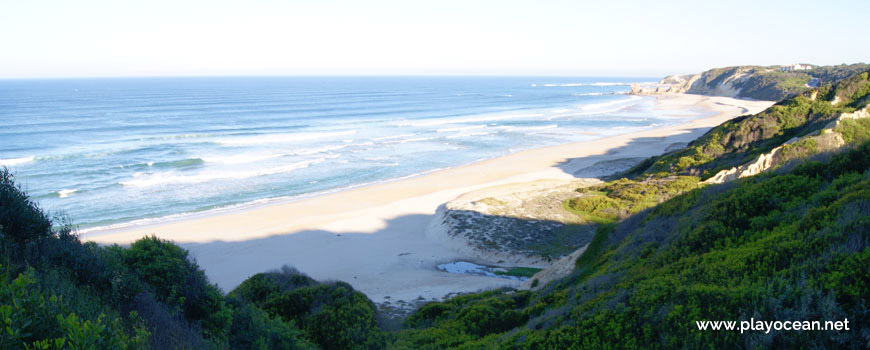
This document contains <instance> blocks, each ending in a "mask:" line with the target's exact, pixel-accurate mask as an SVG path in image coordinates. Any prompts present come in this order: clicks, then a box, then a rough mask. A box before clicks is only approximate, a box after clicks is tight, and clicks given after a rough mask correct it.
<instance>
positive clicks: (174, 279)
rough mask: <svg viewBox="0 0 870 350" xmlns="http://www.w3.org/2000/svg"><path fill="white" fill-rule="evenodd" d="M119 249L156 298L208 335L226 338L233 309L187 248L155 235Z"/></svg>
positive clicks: (125, 262) (216, 338)
mask: <svg viewBox="0 0 870 350" xmlns="http://www.w3.org/2000/svg"><path fill="white" fill-rule="evenodd" d="M122 252H123V253H122V259H123V261H124V264H125V265H126V266H127V268H128V269H130V270H131V271H133V272H134V273H136V274H137V275H138V276H139V277H140V278H141V279H142V280H143V281H145V283H147V284H148V285H149V286H151V287H152V288H153V290H154V293H155V295H156V296H157V299H158V300H159V301H162V302H164V303H166V304H167V305H168V306H169V307H171V308H174V309H175V310H177V312H183V314H184V316H185V317H186V318H187V319H188V320H191V321H194V322H198V323H199V324H200V325H201V326H202V329H203V331H204V332H205V334H206V335H207V336H208V337H209V338H212V339H215V340H218V341H224V340H225V339H226V334H227V332H228V331H229V327H230V322H231V319H232V310H230V309H229V308H228V307H227V306H226V303H225V302H224V297H223V294H222V293H221V291H220V290H219V289H218V288H217V287H216V286H214V285H212V284H209V283H208V280H207V279H206V277H205V274H204V273H203V271H202V270H200V269H199V267H198V266H197V265H196V264H195V263H193V262H191V261H190V260H189V259H188V256H187V251H185V250H184V249H181V248H180V247H178V246H176V245H174V244H172V243H170V242H167V241H163V240H160V239H158V238H157V237H145V238H142V239H140V240H138V241H136V242H135V243H133V244H132V245H131V246H130V248H129V249H124V250H123V251H122Z"/></svg>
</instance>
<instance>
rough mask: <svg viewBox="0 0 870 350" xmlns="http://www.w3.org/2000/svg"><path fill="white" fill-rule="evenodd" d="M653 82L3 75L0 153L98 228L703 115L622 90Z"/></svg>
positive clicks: (56, 202) (76, 219)
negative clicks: (677, 112) (32, 77)
mask: <svg viewBox="0 0 870 350" xmlns="http://www.w3.org/2000/svg"><path fill="white" fill-rule="evenodd" d="M654 80H655V79H653V78H569V77H565V78H555V77H213V78H103V79H44V80H0V166H5V167H7V168H9V169H10V170H11V171H12V172H13V173H14V174H15V176H16V179H17V181H18V183H19V184H21V185H22V186H23V188H24V189H25V190H26V191H27V192H28V193H29V194H30V195H31V197H32V198H33V199H35V200H36V201H38V202H39V203H40V205H41V206H42V207H43V208H45V209H47V210H49V211H50V212H51V213H52V214H62V215H65V216H67V217H68V218H70V219H71V220H72V222H73V223H75V224H76V225H78V226H79V227H80V229H82V231H83V232H88V231H92V230H97V229H104V228H112V227H121V226H125V225H135V224H145V223H150V222H153V221H159V220H171V219H177V218H181V217H184V216H187V215H193V214H202V213H206V212H209V211H221V210H234V209H238V208H244V207H248V206H254V205H261V204H264V203H269V202H271V201H283V200H293V199H296V198H302V197H306V196H312V195H317V194H321V193H327V192H333V191H340V190H342V189H347V188H351V187H355V186H362V185H366V184H372V183H378V182H383V181H389V180H393V179H399V178H406V177H411V176H417V175H420V174H425V173H428V172H432V171H436V170H438V169H444V168H449V167H456V166H460V165H464V164H469V163H472V162H475V161H480V160H483V159H488V158H494V157H498V156H502V155H506V154H510V153H513V152H517V151H521V150H526V149H531V148H537V147H543V146H551V145H557V144H564V143H569V142H575V141H582V140H590V139H595V138H601V137H605V136H608V135H614V134H620V133H626V132H632V131H636V130H640V129H645V128H650V127H655V126H661V125H667V124H669V123H675V122H678V121H679V120H680V119H683V118H685V117H686V116H688V115H690V114H692V113H695V112H684V115H675V112H674V111H668V112H667V113H665V112H663V111H658V110H656V109H654V108H653V107H654V100H653V99H652V98H650V97H638V96H630V95H627V94H626V93H627V92H628V90H629V85H630V83H633V82H651V81H654ZM696 114H697V113H696Z"/></svg>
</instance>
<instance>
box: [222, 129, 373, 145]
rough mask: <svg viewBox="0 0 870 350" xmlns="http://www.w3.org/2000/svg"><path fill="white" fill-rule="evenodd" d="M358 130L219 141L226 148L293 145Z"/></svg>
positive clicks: (259, 136)
mask: <svg viewBox="0 0 870 350" xmlns="http://www.w3.org/2000/svg"><path fill="white" fill-rule="evenodd" d="M355 133H356V130H347V131H335V132H303V133H294V134H275V135H256V136H242V137H231V138H224V139H219V140H217V142H218V143H220V144H222V145H226V146H246V145H259V144H264V143H291V142H298V141H311V140H317V139H323V138H330V137H336V136H347V135H353V134H355Z"/></svg>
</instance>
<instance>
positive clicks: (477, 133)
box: [447, 131, 496, 139]
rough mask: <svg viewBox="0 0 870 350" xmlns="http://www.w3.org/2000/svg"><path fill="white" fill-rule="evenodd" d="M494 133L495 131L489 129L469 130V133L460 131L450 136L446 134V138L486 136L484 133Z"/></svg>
mask: <svg viewBox="0 0 870 350" xmlns="http://www.w3.org/2000/svg"><path fill="white" fill-rule="evenodd" d="M495 133H496V132H494V131H490V132H470V133H461V134H456V135H450V136H447V138H448V139H458V138H462V137H471V136H486V135H492V134H495Z"/></svg>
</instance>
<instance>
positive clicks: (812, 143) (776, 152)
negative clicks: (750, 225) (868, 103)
mask: <svg viewBox="0 0 870 350" xmlns="http://www.w3.org/2000/svg"><path fill="white" fill-rule="evenodd" d="M865 118H870V109H868V108H866V107H865V108H864V109H861V110H858V111H855V112H852V113H841V114H840V115H839V116H838V117H837V119H835V120H833V121H831V122H830V123H828V125H826V126H825V127H824V128H822V129H820V130H818V131H816V132H813V133H811V134H809V135H807V136H804V137H800V138H793V139H791V140H789V141H788V142H786V143H785V144H783V145H782V146H779V147H776V148H774V149H772V150H771V151H770V152H767V153H763V154H760V155H759V156H758V157H756V158H755V160H753V161H751V162H749V163H746V164H743V165H740V166H736V167H733V168H731V169H726V170H722V171H719V172H718V173H716V175H714V176H713V177H711V178H709V179H707V180H706V181H704V183H708V184H711V183H712V184H718V183H724V182H728V181H732V180H736V179H740V178H744V177H749V176H754V175H758V174H760V173H762V172H764V171H767V170H768V169H771V168H774V167H776V166H778V165H781V164H785V163H786V162H788V161H790V160H792V159H795V158H805V157H807V156H812V155H815V154H819V153H825V152H836V151H838V150H839V149H840V148H842V147H843V146H845V145H846V143H847V141H846V139H845V138H844V137H843V132H842V131H841V129H840V128H839V126H840V125H841V124H842V123H843V121H844V120H858V119H865Z"/></svg>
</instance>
